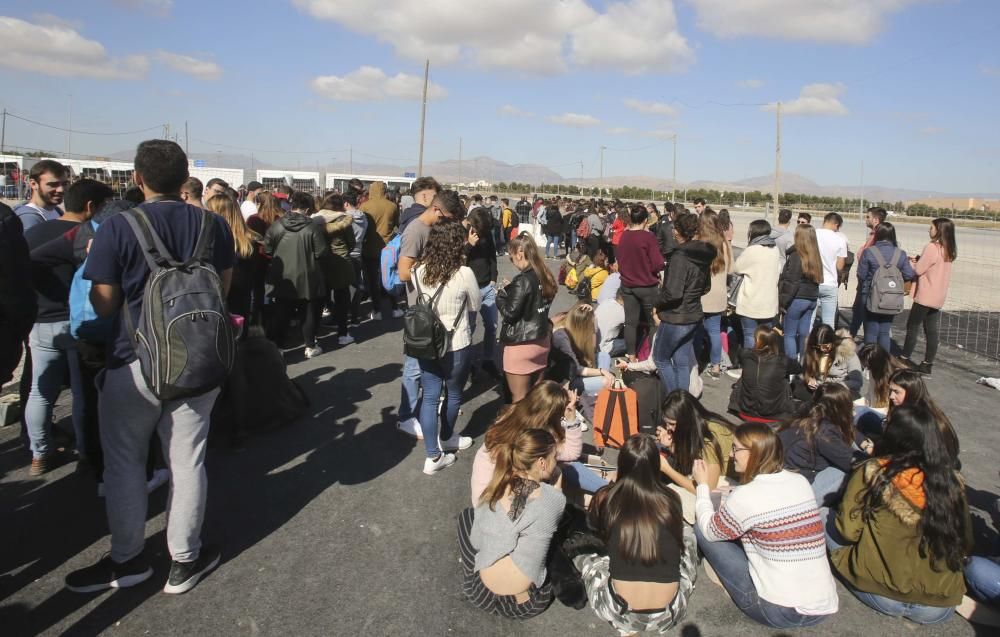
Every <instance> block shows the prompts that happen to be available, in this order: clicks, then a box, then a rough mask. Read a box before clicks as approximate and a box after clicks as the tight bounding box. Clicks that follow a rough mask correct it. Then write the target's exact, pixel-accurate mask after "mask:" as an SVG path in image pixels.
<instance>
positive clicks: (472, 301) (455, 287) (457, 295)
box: [417, 265, 483, 352]
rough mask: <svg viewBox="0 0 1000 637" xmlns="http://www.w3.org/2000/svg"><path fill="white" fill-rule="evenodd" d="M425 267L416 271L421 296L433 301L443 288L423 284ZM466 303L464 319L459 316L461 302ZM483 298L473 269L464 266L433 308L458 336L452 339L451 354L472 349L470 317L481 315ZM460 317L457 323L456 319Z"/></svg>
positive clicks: (445, 288)
mask: <svg viewBox="0 0 1000 637" xmlns="http://www.w3.org/2000/svg"><path fill="white" fill-rule="evenodd" d="M425 271H426V267H425V266H422V265H421V266H420V267H418V268H417V281H419V283H420V292H421V294H426V295H427V296H428V297H433V296H434V294H435V293H436V292H437V291H438V288H440V287H441V286H440V285H435V286H429V285H427V284H425V283H424V272H425ZM463 299H464V300H465V311H464V312H462V315H461V316H458V313H459V312H460V311H461V310H462V301H463ZM482 302H483V301H482V297H481V296H480V294H479V284H478V283H476V275H475V274H473V272H472V269H471V268H469V267H468V266H465V265H463V266H462V267H461V268H459V269H458V272H456V273H455V274H454V275H452V277H451V279H450V280H449V281H448V282H447V283H445V286H444V292H442V293H441V297H440V298H439V299H438V300H437V302H436V303H435V304H434V312H435V314H437V315H438V318H440V319H441V322H442V323H444V326H445V328H447V329H449V330H450V329H451V326H452V325H455V332H454V334H452V337H451V347H450V348H449V349H448V351H450V352H454V351H457V350H460V349H462V348H464V347H468V346H469V345H472V329H471V325H470V323H469V313H470V312H478V311H479V306H480V305H482ZM456 317H458V323H457V324H456V323H455V318H456Z"/></svg>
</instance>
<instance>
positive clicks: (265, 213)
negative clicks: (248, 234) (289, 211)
mask: <svg viewBox="0 0 1000 637" xmlns="http://www.w3.org/2000/svg"><path fill="white" fill-rule="evenodd" d="M254 203H256V204H257V213H256V214H252V215H250V217H249V218H247V226H249V227H250V229H251V230H253V231H254V232H256V233H257V234H259V235H260V236H264V235H265V234H267V229H268V228H270V227H271V224H273V223H274V222H275V221H277V220H278V219H280V218H282V217H283V216H285V211H284V209H283V208H282V207H281V202H279V201H278V198H277V197H275V196H274V195H273V194H271V191H269V190H261V191H260V192H258V193H257V196H256V197H255V198H254Z"/></svg>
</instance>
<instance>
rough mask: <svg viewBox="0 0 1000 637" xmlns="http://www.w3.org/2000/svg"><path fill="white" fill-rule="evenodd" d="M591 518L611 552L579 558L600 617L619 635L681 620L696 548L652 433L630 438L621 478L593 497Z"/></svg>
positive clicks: (623, 451)
mask: <svg viewBox="0 0 1000 637" xmlns="http://www.w3.org/2000/svg"><path fill="white" fill-rule="evenodd" d="M589 521H590V526H591V528H593V529H594V530H595V532H596V533H597V535H598V536H599V537H600V538H601V539H602V540H604V542H605V545H606V546H607V555H596V554H595V555H581V556H579V557H577V558H576V559H575V560H574V563H575V565H576V566H577V567H578V568H579V570H580V573H581V574H582V576H583V581H584V584H585V585H586V587H587V593H588V595H587V597H588V598H589V599H590V601H591V606H592V607H593V609H594V612H595V613H596V614H597V616H598V617H600V618H601V619H604V620H606V621H608V622H609V623H610V624H611V625H612V626H613V627H614V628H616V629H618V630H619V631H620V632H621V634H634V633H637V632H650V633H663V632H665V631H667V630H668V629H669V628H670V627H672V626H675V625H676V624H677V623H678V622H679V621H680V620H681V619H683V617H684V614H685V611H686V609H687V600H688V596H689V595H690V594H691V592H692V591H693V590H694V581H695V577H696V569H697V563H698V555H697V547H696V544H695V539H694V533H693V532H692V530H691V528H690V527H688V526H686V525H685V524H684V520H683V518H682V516H681V503H680V500H679V498H678V497H677V494H676V493H674V492H673V491H672V490H671V489H670V488H669V487H668V486H667V484H666V482H665V481H664V480H663V478H662V476H661V475H660V454H659V450H658V448H657V445H656V439H655V438H653V436H651V435H649V434H638V435H635V436H632V437H631V438H629V439H628V440H627V441H626V442H625V445H624V446H623V447H622V448H621V450H620V451H619V453H618V477H617V478H616V480H615V482H614V483H613V484H611V485H610V486H607V487H605V488H603V489H601V490H600V491H598V492H597V494H596V495H595V496H594V499H593V500H592V501H591V505H590V514H589ZM619 600H620V601H619ZM621 601H624V602H625V604H624V608H623V605H622V604H621Z"/></svg>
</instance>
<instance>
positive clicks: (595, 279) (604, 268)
mask: <svg viewBox="0 0 1000 637" xmlns="http://www.w3.org/2000/svg"><path fill="white" fill-rule="evenodd" d="M609 274H611V273H610V272H609V271H608V256H607V255H606V254H604V251H603V250H598V251H597V254H595V255H594V263H593V265H591V266H590V267H588V268H585V269H584V271H583V274H581V275H580V282H579V283H577V284H576V296H577V297H578V298H580V299H581V300H582V301H583V302H585V303H591V302H593V303H594V304H595V305H596V301H597V297H598V296H600V295H601V287H602V286H603V285H604V282H605V281H607V280H608V275H609ZM584 281H587V282H588V283H587V284H585V283H584ZM586 288H589V289H590V294H589V295H588V294H585V292H586ZM581 294H583V296H581Z"/></svg>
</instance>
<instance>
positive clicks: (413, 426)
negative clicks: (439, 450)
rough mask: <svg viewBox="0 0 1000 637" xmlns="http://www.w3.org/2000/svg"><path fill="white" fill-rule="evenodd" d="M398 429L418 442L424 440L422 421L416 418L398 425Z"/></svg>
mask: <svg viewBox="0 0 1000 637" xmlns="http://www.w3.org/2000/svg"><path fill="white" fill-rule="evenodd" d="M396 429H398V430H400V431H401V432H402V433H404V434H406V435H407V436H410V437H411V438H416V439H417V440H423V439H424V432H423V431H422V430H421V429H420V421H419V420H417V419H416V418H410V419H409V420H403V421H401V422H400V423H399V424H398V425H396Z"/></svg>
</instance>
